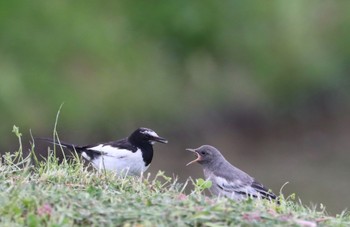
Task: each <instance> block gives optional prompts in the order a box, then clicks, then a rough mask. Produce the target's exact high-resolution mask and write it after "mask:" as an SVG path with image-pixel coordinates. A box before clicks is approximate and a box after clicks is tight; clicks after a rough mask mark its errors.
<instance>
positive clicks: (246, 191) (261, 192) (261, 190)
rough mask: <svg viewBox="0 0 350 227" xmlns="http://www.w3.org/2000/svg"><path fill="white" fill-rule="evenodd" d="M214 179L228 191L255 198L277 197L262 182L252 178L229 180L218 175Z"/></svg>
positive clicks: (221, 187) (222, 188)
mask: <svg viewBox="0 0 350 227" xmlns="http://www.w3.org/2000/svg"><path fill="white" fill-rule="evenodd" d="M214 181H215V183H216V184H217V186H218V187H219V188H220V189H221V190H223V191H224V192H226V193H235V194H238V195H243V196H248V197H254V198H268V199H270V198H271V199H275V198H276V196H275V195H274V194H273V193H272V192H269V190H267V189H266V188H265V187H264V186H263V185H262V184H260V183H258V182H257V181H255V180H254V179H252V178H245V179H236V180H232V181H228V180H226V179H225V178H223V177H219V176H216V177H215V180H214Z"/></svg>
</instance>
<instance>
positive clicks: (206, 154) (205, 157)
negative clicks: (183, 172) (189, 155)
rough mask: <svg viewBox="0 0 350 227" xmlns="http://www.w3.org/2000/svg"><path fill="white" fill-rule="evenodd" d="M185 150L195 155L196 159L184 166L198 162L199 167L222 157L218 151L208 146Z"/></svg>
mask: <svg viewBox="0 0 350 227" xmlns="http://www.w3.org/2000/svg"><path fill="white" fill-rule="evenodd" d="M186 150H187V151H191V152H193V153H195V155H196V157H197V158H196V159H195V160H193V161H191V162H189V163H188V164H187V165H186V166H188V165H190V164H192V163H194V162H198V163H199V164H201V165H205V164H208V163H212V162H213V161H215V160H217V159H219V158H221V157H222V155H221V154H220V152H219V151H218V149H216V148H215V147H213V146H209V145H203V146H200V147H198V148H196V149H190V148H187V149H186Z"/></svg>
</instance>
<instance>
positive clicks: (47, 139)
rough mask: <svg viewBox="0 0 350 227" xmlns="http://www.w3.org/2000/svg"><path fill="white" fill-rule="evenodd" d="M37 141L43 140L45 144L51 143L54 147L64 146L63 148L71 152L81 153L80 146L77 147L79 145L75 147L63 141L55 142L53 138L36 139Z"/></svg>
mask: <svg viewBox="0 0 350 227" xmlns="http://www.w3.org/2000/svg"><path fill="white" fill-rule="evenodd" d="M35 140H41V141H45V142H48V143H51V144H54V145H58V146H62V147H64V148H67V149H68V150H71V151H77V152H80V151H81V149H80V148H81V147H80V146H77V145H74V144H71V143H66V142H63V141H57V140H55V141H54V140H53V139H51V138H44V137H36V138H35Z"/></svg>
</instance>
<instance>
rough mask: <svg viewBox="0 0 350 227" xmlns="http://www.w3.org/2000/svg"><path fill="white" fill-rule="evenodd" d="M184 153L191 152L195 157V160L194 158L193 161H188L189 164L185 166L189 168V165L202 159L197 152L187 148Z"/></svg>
mask: <svg viewBox="0 0 350 227" xmlns="http://www.w3.org/2000/svg"><path fill="white" fill-rule="evenodd" d="M186 151H191V152H193V153H195V154H196V155H197V158H196V159H195V160H193V161H190V162H189V163H187V165H186V166H189V165H191V164H192V163H194V162H198V161H200V160H201V159H202V157H201V156H200V155H199V154H198V152H197V151H196V150H195V149H190V148H187V149H186Z"/></svg>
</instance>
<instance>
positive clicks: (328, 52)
mask: <svg viewBox="0 0 350 227" xmlns="http://www.w3.org/2000/svg"><path fill="white" fill-rule="evenodd" d="M349 9H350V2H349V1H322V2H320V1H315V0H310V1H302V0H293V1H288V0H284V1H268V2H263V1H211V0H202V1H184V0H181V1H109V2H108V1H92V0H90V1H67V0H60V1H43V0H38V1H2V2H1V3H0V80H1V82H0V108H1V111H0V119H1V125H2V127H1V128H0V134H1V135H2V136H1V137H0V142H1V143H2V144H4V143H5V141H7V139H8V136H7V135H10V133H9V132H10V130H11V127H12V125H13V124H18V125H21V126H22V127H27V128H28V127H31V128H33V129H34V128H35V131H40V130H45V129H48V128H49V129H51V128H52V126H53V122H54V118H55V113H56V111H57V110H58V108H59V106H60V104H61V103H62V102H65V105H64V107H63V110H62V112H63V114H62V116H61V120H60V124H61V125H64V126H65V127H66V128H67V127H68V128H70V130H71V131H72V130H73V129H77V128H79V130H82V132H85V134H89V133H92V132H103V133H112V132H115V130H116V129H119V130H126V129H127V131H130V128H132V127H137V126H139V125H141V124H146V126H149V122H152V124H156V125H158V126H162V127H164V128H171V127H174V126H173V125H174V123H178V122H183V121H189V120H188V119H190V120H191V119H193V118H195V117H197V116H203V115H205V113H206V112H210V109H211V108H217V109H218V110H225V109H231V108H233V107H234V106H236V105H238V104H243V105H248V106H257V107H259V108H261V107H263V108H267V109H270V110H271V111H275V110H278V109H279V108H281V107H282V108H284V107H288V105H291V104H293V103H298V102H301V101H302V100H304V99H305V98H306V97H308V96H310V95H313V94H317V93H319V92H322V91H331V93H333V91H334V92H335V93H336V94H338V95H339V97H340V98H343V97H342V96H344V98H348V96H346V92H342V90H344V89H346V87H347V85H349V80H350V79H349V76H348V75H347V74H348V73H349V59H350V45H349V40H350V13H349ZM193 116H195V117H193ZM164 122H169V123H164ZM147 124H148V125H147ZM82 132H80V134H83V133H82ZM72 133H74V132H72Z"/></svg>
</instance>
